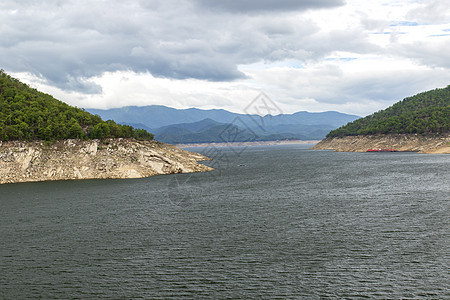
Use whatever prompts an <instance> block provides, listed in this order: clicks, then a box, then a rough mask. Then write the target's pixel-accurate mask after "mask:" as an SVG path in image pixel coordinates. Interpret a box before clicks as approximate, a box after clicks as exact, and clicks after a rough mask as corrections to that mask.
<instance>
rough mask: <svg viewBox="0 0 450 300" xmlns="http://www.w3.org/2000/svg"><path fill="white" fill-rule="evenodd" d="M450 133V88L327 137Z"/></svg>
mask: <svg viewBox="0 0 450 300" xmlns="http://www.w3.org/2000/svg"><path fill="white" fill-rule="evenodd" d="M449 132H450V85H449V86H447V87H446V88H443V89H435V90H432V91H428V92H424V93H420V94H417V95H415V96H412V97H408V98H405V99H403V100H402V101H399V102H397V103H395V104H394V105H392V106H391V107H388V108H386V109H385V110H381V111H379V112H376V113H374V114H372V115H370V116H367V117H365V118H361V119H358V120H356V121H354V122H352V123H349V124H347V125H345V126H342V127H340V128H338V129H336V130H333V131H331V132H330V133H329V134H328V135H327V137H339V136H340V137H342V136H352V135H365V134H444V133H449Z"/></svg>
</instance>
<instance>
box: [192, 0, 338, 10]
mask: <svg viewBox="0 0 450 300" xmlns="http://www.w3.org/2000/svg"><path fill="white" fill-rule="evenodd" d="M197 2H198V3H199V4H201V5H202V6H204V7H208V8H212V9H219V10H224V11H229V12H234V13H255V12H256V13H260V12H267V13H270V12H279V11H295V10H307V9H317V8H331V7H337V6H341V5H344V1H343V0H239V1H236V0H230V1H224V0H197Z"/></svg>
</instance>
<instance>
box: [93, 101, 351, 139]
mask: <svg viewBox="0 0 450 300" xmlns="http://www.w3.org/2000/svg"><path fill="white" fill-rule="evenodd" d="M88 111H89V112H91V113H94V114H98V115H100V116H101V117H103V118H104V119H113V120H115V121H116V122H119V123H121V124H127V125H131V126H133V127H136V128H142V129H145V130H147V131H151V132H153V133H154V134H155V138H156V139H157V140H159V141H162V142H167V143H206V142H229V140H227V138H225V137H224V133H225V131H234V132H238V133H239V135H238V136H236V137H235V138H234V140H233V142H245V141H252V140H253V141H272V140H283V139H301V140H320V139H322V138H324V137H325V135H326V134H327V133H328V132H329V131H330V130H333V129H335V128H337V127H339V126H342V125H344V124H346V123H348V122H350V121H353V120H356V119H357V118H358V116H354V115H348V114H343V113H339V112H332V111H329V112H321V113H310V112H305V111H301V112H296V113H294V114H281V115H276V116H272V115H266V116H264V117H260V116H257V115H247V114H238V113H232V112H229V111H226V110H223V109H212V110H202V109H197V108H190V109H174V108H169V107H165V106H160V105H152V106H143V107H137V106H128V107H123V108H114V109H109V110H99V109H88Z"/></svg>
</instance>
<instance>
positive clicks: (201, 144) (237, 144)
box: [174, 140, 320, 148]
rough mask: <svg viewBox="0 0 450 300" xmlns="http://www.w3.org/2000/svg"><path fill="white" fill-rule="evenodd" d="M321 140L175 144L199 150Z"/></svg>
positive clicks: (293, 143) (304, 143)
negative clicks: (201, 148)
mask: <svg viewBox="0 0 450 300" xmlns="http://www.w3.org/2000/svg"><path fill="white" fill-rule="evenodd" d="M319 142H320V140H311V141H302V140H284V141H260V142H231V143H214V142H213V143H192V144H174V146H175V147H179V148H197V147H209V146H214V147H243V146H275V145H316V144H317V143H319Z"/></svg>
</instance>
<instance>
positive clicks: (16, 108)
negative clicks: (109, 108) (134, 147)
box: [0, 70, 153, 141]
mask: <svg viewBox="0 0 450 300" xmlns="http://www.w3.org/2000/svg"><path fill="white" fill-rule="evenodd" d="M120 137H122V138H132V137H133V138H137V139H141V140H151V139H153V134H151V133H149V132H147V131H145V130H143V129H134V128H133V127H131V126H127V125H120V124H116V123H115V122H114V121H103V120H102V119H101V118H100V117H99V116H97V115H93V114H90V113H88V112H86V111H84V110H82V109H79V108H76V107H72V106H70V105H67V104H66V103H64V102H61V101H59V100H57V99H55V98H53V97H52V96H50V95H48V94H44V93H42V92H39V91H37V90H36V89H33V88H30V87H29V86H28V85H26V84H24V83H21V82H20V81H19V80H17V79H15V78H12V77H11V76H9V75H7V74H6V73H5V72H4V71H3V70H0V140H1V141H9V140H47V141H50V140H64V139H76V138H79V139H103V138H120Z"/></svg>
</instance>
